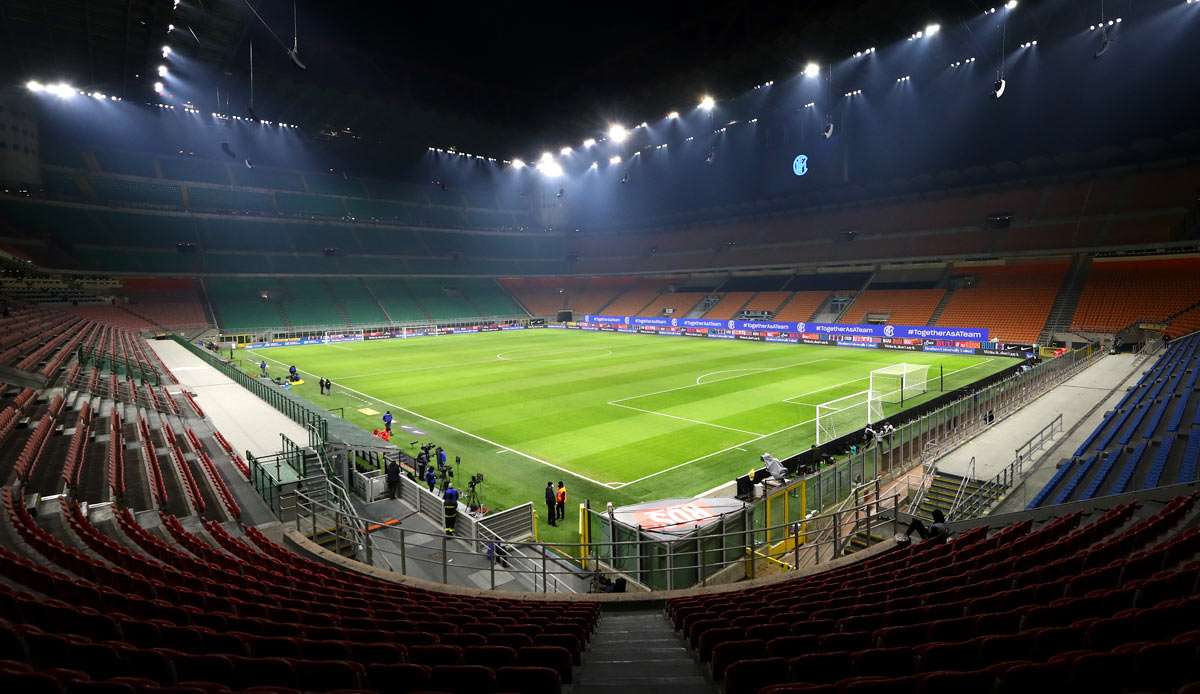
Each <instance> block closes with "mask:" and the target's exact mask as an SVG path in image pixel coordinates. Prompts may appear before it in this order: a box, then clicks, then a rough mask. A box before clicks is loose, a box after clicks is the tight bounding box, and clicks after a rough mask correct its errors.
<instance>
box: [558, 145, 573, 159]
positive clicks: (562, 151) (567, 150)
mask: <svg viewBox="0 0 1200 694" xmlns="http://www.w3.org/2000/svg"><path fill="white" fill-rule="evenodd" d="M574 151H575V150H573V149H571V148H570V147H563V148H562V149H560V150H558V153H559V154H560V155H562V156H564V157H567V156H570V155H571V153H572V152H574Z"/></svg>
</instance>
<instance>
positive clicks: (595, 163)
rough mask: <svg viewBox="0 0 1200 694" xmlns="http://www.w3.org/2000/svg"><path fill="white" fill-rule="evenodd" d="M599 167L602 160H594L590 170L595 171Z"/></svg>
mask: <svg viewBox="0 0 1200 694" xmlns="http://www.w3.org/2000/svg"><path fill="white" fill-rule="evenodd" d="M598 168H600V162H598V161H594V162H592V165H591V166H589V167H588V170H590V171H595V170H596V169H598Z"/></svg>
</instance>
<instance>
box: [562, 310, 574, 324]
mask: <svg viewBox="0 0 1200 694" xmlns="http://www.w3.org/2000/svg"><path fill="white" fill-rule="evenodd" d="M573 320H575V312H574V311H572V310H571V309H569V308H564V309H563V310H561V311H559V312H558V322H559V323H570V322H571V321H573Z"/></svg>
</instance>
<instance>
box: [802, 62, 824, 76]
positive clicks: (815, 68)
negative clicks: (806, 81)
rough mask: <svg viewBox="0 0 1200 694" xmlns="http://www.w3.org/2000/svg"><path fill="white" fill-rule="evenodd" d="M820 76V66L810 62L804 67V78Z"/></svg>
mask: <svg viewBox="0 0 1200 694" xmlns="http://www.w3.org/2000/svg"><path fill="white" fill-rule="evenodd" d="M819 74H821V66H820V65H818V64H816V63H811V62H810V63H809V64H807V65H805V66H804V76H805V77H816V76H817V75H819Z"/></svg>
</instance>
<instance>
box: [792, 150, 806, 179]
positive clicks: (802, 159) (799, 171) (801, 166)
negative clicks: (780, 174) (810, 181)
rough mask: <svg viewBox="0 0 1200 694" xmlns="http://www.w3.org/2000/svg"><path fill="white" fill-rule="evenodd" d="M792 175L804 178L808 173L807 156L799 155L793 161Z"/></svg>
mask: <svg viewBox="0 0 1200 694" xmlns="http://www.w3.org/2000/svg"><path fill="white" fill-rule="evenodd" d="M792 173H794V174H796V175H797V176H803V175H804V174H806V173H808V155H807V154H797V155H796V158H795V159H793V160H792Z"/></svg>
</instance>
